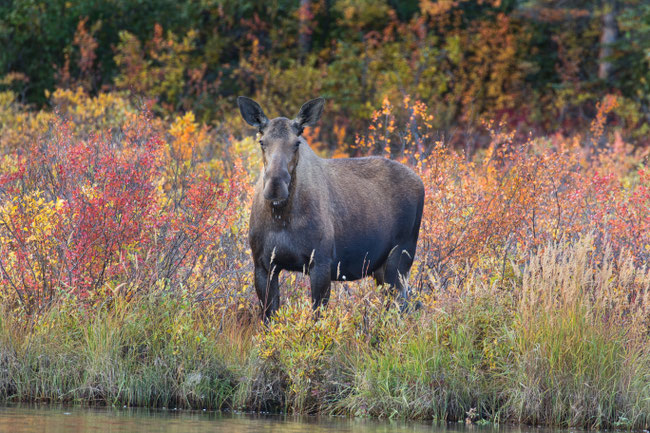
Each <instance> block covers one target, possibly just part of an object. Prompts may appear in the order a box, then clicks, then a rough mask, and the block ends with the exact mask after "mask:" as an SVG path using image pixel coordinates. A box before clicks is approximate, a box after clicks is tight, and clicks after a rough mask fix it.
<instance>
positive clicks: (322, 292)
mask: <svg viewBox="0 0 650 433" xmlns="http://www.w3.org/2000/svg"><path fill="white" fill-rule="evenodd" d="M331 278H332V275H331V269H330V264H329V263H316V264H315V265H314V266H313V267H312V268H311V270H310V271H309V279H310V281H311V301H312V308H313V309H314V310H316V309H317V308H318V307H320V306H321V305H322V306H323V307H326V306H327V303H328V301H329V300H330V288H331V285H332V281H331Z"/></svg>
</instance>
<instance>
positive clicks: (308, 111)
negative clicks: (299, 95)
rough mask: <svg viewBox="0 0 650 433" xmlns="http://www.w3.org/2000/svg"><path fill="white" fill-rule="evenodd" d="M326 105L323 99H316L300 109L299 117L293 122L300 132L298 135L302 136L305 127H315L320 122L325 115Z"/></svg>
mask: <svg viewBox="0 0 650 433" xmlns="http://www.w3.org/2000/svg"><path fill="white" fill-rule="evenodd" d="M324 105H325V100H324V99H323V98H316V99H312V100H311V101H308V102H305V103H304V104H303V106H302V107H300V111H299V112H298V116H297V117H296V118H295V119H294V120H293V125H294V127H295V128H296V130H297V131H298V135H300V134H302V130H303V129H304V127H305V126H314V125H315V124H316V122H318V119H320V116H321V114H323V106H324Z"/></svg>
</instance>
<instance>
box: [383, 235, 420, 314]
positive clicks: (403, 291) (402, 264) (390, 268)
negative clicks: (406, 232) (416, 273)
mask: <svg viewBox="0 0 650 433" xmlns="http://www.w3.org/2000/svg"><path fill="white" fill-rule="evenodd" d="M414 254H415V245H410V244H409V245H397V246H396V247H395V248H393V250H392V251H391V252H390V254H389V255H388V258H387V259H386V263H385V265H384V267H385V269H384V282H385V283H386V284H387V285H389V286H390V287H391V290H393V292H395V293H396V294H397V296H399V297H400V298H401V301H402V302H403V303H406V302H407V301H408V285H407V280H408V275H409V271H410V269H411V265H412V264H413V256H414Z"/></svg>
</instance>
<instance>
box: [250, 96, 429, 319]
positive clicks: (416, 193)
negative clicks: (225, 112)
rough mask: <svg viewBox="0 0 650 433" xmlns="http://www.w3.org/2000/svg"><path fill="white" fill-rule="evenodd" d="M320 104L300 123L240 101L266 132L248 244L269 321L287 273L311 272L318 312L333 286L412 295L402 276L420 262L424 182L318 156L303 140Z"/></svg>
mask: <svg viewBox="0 0 650 433" xmlns="http://www.w3.org/2000/svg"><path fill="white" fill-rule="evenodd" d="M251 102H252V104H255V105H254V106H250V105H247V104H250V103H251ZM322 102H323V101H322V100H313V101H310V102H308V103H307V104H305V105H304V106H303V108H302V109H301V112H300V113H299V115H298V117H297V118H296V119H295V120H289V119H286V118H282V117H279V118H276V119H273V120H270V121H269V120H268V119H266V116H264V114H263V112H262V111H261V108H259V106H258V105H257V104H256V103H254V102H253V101H252V100H248V99H247V98H241V97H240V99H239V103H240V109H241V111H242V115H243V116H244V118H245V119H246V120H247V121H248V122H249V123H251V124H252V125H254V126H258V127H259V128H260V132H261V134H262V137H261V140H260V141H261V143H263V146H262V152H263V160H264V171H263V173H262V175H261V176H260V178H259V180H258V182H257V184H256V186H255V195H254V199H253V206H252V210H251V219H250V235H249V242H250V246H251V250H252V254H253V260H254V263H255V286H256V291H257V294H258V296H259V298H260V303H261V305H262V310H263V314H264V317H265V318H268V316H269V315H270V314H272V313H273V312H274V311H275V310H276V309H277V308H278V307H279V289H278V273H279V272H280V271H281V270H289V271H298V272H305V273H306V274H309V276H310V279H311V292H312V300H313V306H314V308H316V307H318V306H320V305H321V304H326V303H327V301H328V299H329V292H330V285H331V281H332V280H348V281H350V280H356V279H359V278H363V277H366V276H374V277H375V279H376V280H377V283H378V284H387V285H390V286H392V287H394V288H395V289H396V290H397V291H398V292H399V293H400V294H401V296H402V297H403V298H406V295H407V287H406V286H405V283H404V281H403V279H405V278H406V277H407V275H408V271H409V269H410V267H411V264H412V262H413V256H414V255H415V249H416V244H417V238H418V233H419V228H420V221H421V218H422V207H423V203H424V187H423V185H422V181H421V180H420V178H419V177H418V176H417V175H416V174H415V173H414V172H413V171H412V170H411V169H410V168H408V167H406V166H405V165H402V164H400V163H398V162H396V161H392V160H388V159H385V158H379V157H367V158H348V159H323V158H320V157H318V156H317V155H316V154H315V153H314V152H313V151H312V149H311V148H310V147H309V145H308V144H307V142H306V141H305V140H304V138H302V137H300V133H301V132H302V128H303V127H304V126H305V125H311V124H313V123H315V122H316V121H317V120H318V117H319V116H320V110H322ZM309 104H311V105H309ZM318 104H320V107H319V106H318ZM242 105H243V106H244V107H242ZM258 109H259V113H258V111H257V110H258ZM246 110H248V111H246ZM251 113H252V114H251ZM256 116H257V117H256ZM257 120H259V122H258V121H257ZM400 276H402V277H400Z"/></svg>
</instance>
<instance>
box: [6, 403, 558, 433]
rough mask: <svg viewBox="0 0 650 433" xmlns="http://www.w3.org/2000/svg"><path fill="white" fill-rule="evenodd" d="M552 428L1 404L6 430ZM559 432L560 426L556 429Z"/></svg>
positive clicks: (174, 432) (506, 432) (502, 432)
mask: <svg viewBox="0 0 650 433" xmlns="http://www.w3.org/2000/svg"><path fill="white" fill-rule="evenodd" d="M533 431H534V432H536V433H552V431H551V430H544V429H539V428H533V427H529V428H527V427H516V428H512V427H499V428H496V427H491V426H484V427H478V426H474V425H470V426H466V425H464V424H454V425H445V426H440V425H436V424H425V423H406V422H391V421H375V420H359V419H347V418H331V417H319V418H315V417H314V418H312V417H300V418H294V417H281V416H252V415H224V414H217V413H210V412H192V411H169V410H167V411H165V410H159V411H152V410H140V409H88V408H80V407H24V406H11V407H2V408H0V432H2V433H5V432H7V433H41V432H47V433H91V432H92V433H118V432H119V433H154V432H155V433H158V432H165V433H207V432H210V433H221V432H223V433H226V432H227V433H276V432H278V433H280V432H282V433H284V432H287V433H298V432H307V433H330V432H350V433H388V432H409V433H419V432H428V433H431V432H435V433H532V432H533ZM557 432H558V431H556V433H557Z"/></svg>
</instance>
